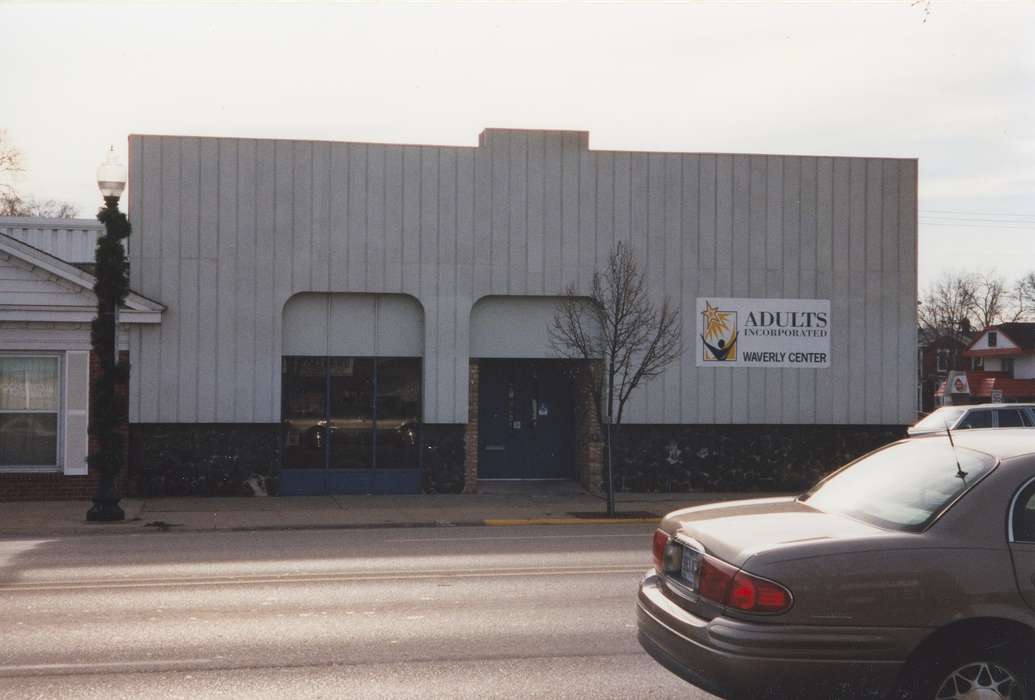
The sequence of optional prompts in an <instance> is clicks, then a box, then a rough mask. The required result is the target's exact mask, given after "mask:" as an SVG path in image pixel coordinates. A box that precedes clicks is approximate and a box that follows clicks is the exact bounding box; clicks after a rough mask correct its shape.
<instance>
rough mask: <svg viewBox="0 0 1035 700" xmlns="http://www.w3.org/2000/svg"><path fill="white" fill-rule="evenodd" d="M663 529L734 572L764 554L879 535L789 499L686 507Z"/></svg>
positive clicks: (670, 517)
mask: <svg viewBox="0 0 1035 700" xmlns="http://www.w3.org/2000/svg"><path fill="white" fill-rule="evenodd" d="M664 526H665V529H667V530H668V531H669V532H670V533H672V534H673V535H674V536H675V538H676V539H677V540H680V541H683V542H685V543H687V544H689V545H691V546H694V547H697V548H700V549H702V550H703V551H704V552H705V553H707V554H710V555H712V556H714V557H718V558H719V559H722V560H723V561H725V562H727V563H729V564H732V565H733V566H736V567H743V566H744V564H745V562H747V560H748V559H750V558H751V557H752V556H753V555H754V554H756V553H758V552H760V551H763V550H768V549H772V548H776V547H781V546H784V545H790V544H797V543H802V542H806V541H820V540H830V539H844V538H852V539H854V538H858V537H867V536H873V535H875V534H878V533H881V532H883V531H881V530H879V529H878V528H875V527H873V526H871V525H867V524H866V523H863V522H860V521H858V520H853V519H851V518H847V517H844V516H840V515H833V514H829V513H824V512H822V511H818V510H816V509H815V508H811V507H809V506H808V505H807V504H805V503H802V502H801V501H798V500H797V499H795V498H792V497H787V498H766V499H757V500H751V501H735V502H732V503H724V504H715V505H710V506H703V507H698V508H689V509H686V510H682V511H676V512H675V513H671V514H670V515H669V516H668V517H667V518H666V520H665V524H664Z"/></svg>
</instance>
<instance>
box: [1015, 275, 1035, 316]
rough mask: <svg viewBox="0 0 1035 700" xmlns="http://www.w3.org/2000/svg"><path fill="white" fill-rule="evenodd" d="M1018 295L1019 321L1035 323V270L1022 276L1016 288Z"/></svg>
mask: <svg viewBox="0 0 1035 700" xmlns="http://www.w3.org/2000/svg"><path fill="white" fill-rule="evenodd" d="M1014 292H1015V293H1016V295H1017V318H1016V319H1015V320H1017V321H1025V320H1026V321H1035V270H1032V271H1031V272H1029V273H1027V274H1026V275H1024V276H1022V277H1021V278H1020V279H1019V280H1017V283H1016V285H1015V287H1014Z"/></svg>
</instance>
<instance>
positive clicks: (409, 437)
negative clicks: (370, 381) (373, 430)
mask: <svg viewBox="0 0 1035 700" xmlns="http://www.w3.org/2000/svg"><path fill="white" fill-rule="evenodd" d="M419 427H420V360H419V359H409V358H407V359H392V360H378V361H377V443H376V444H377V468H378V469H415V468H416V467H417V463H418V459H419V454H418V447H417V445H418V442H419V437H420V433H419Z"/></svg>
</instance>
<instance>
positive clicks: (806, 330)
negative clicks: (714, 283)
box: [697, 297, 830, 368]
mask: <svg viewBox="0 0 1035 700" xmlns="http://www.w3.org/2000/svg"><path fill="white" fill-rule="evenodd" d="M697 366H698V367H798V368H816V367H829V366H830V300H829V299H732V298H722V297H699V298H698V299H697Z"/></svg>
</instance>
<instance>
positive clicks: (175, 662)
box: [0, 659, 218, 674]
mask: <svg viewBox="0 0 1035 700" xmlns="http://www.w3.org/2000/svg"><path fill="white" fill-rule="evenodd" d="M217 660H218V659H165V660H163V659H142V660H140V661H87V662H82V663H63V664H62V663H55V664H13V665H10V666H0V674H3V673H10V674H15V673H33V672H39V671H87V672H89V671H91V670H111V669H118V668H149V667H154V666H159V667H162V666H166V667H176V666H196V665H199V664H212V663H215V662H216V661H217Z"/></svg>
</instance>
